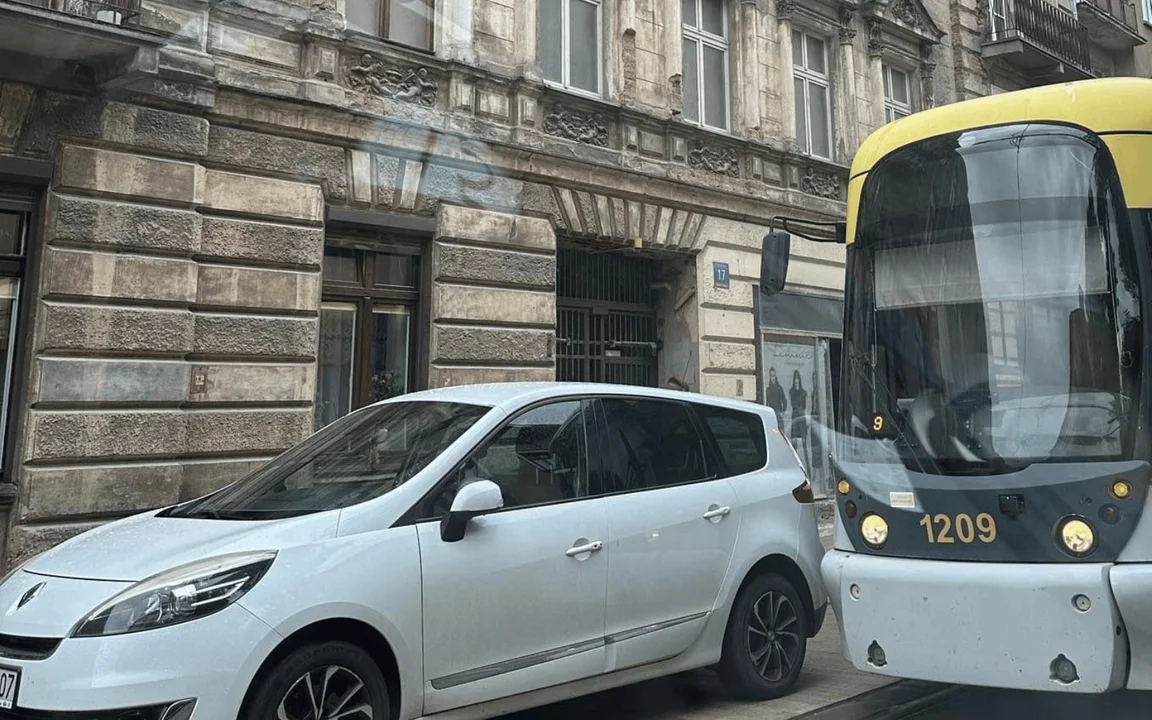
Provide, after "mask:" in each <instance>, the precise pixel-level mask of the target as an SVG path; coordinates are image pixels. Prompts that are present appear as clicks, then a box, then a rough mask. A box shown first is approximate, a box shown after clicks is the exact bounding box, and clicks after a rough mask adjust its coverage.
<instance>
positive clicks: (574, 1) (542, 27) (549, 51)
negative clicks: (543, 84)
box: [538, 0, 603, 95]
mask: <svg viewBox="0 0 1152 720" xmlns="http://www.w3.org/2000/svg"><path fill="white" fill-rule="evenodd" d="M602 13H603V9H602V6H601V4H600V2H599V0H541V2H540V18H539V21H538V22H539V41H538V42H539V48H540V65H541V67H542V69H543V71H544V79H545V80H547V81H548V82H551V83H554V84H556V85H560V86H561V87H564V88H567V89H569V90H575V91H577V92H582V93H588V94H590V95H600V78H601V76H602V74H603V73H602V70H601V67H602V62H603V60H602V57H603V43H602V41H601V38H602V37H603V33H602V31H601V24H602V23H603V16H602Z"/></svg>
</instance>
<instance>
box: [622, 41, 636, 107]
mask: <svg viewBox="0 0 1152 720" xmlns="http://www.w3.org/2000/svg"><path fill="white" fill-rule="evenodd" d="M621 46H622V47H621V48H620V60H621V62H620V64H621V66H622V70H623V75H624V87H623V88H621V89H620V104H621V105H632V104H634V103H635V102H636V31H635V30H633V29H632V28H628V29H627V30H625V31H624V37H623V42H622V43H621Z"/></svg>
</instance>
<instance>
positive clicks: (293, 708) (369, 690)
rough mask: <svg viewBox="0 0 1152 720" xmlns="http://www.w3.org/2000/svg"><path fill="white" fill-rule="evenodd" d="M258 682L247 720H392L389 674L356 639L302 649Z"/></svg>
mask: <svg viewBox="0 0 1152 720" xmlns="http://www.w3.org/2000/svg"><path fill="white" fill-rule="evenodd" d="M257 683H259V685H258V688H257V690H256V693H255V694H254V696H253V699H252V702H251V703H250V704H249V706H248V709H247V712H245V713H244V715H243V718H244V720H337V718H339V719H340V720H389V717H388V716H389V704H388V684H387V682H385V680H384V675H383V674H382V673H381V672H380V668H378V667H377V666H376V663H375V662H373V660H372V658H371V657H370V656H369V655H368V653H366V652H364V651H363V650H361V649H360V648H359V647H357V646H355V645H352V644H351V643H346V642H325V643H318V644H315V645H306V646H304V647H301V648H298V649H297V650H294V651H293V652H291V653H289V654H288V655H287V656H286V657H285V658H284V659H283V660H281V661H280V662H279V663H277V664H276V665H275V666H274V667H273V668H272V669H271V670H270V671H268V672H267V673H265V674H264V675H262V677H261V678H258V679H257Z"/></svg>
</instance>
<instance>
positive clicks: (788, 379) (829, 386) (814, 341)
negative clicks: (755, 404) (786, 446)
mask: <svg viewBox="0 0 1152 720" xmlns="http://www.w3.org/2000/svg"><path fill="white" fill-rule="evenodd" d="M839 347H840V345H839V342H838V341H837V340H835V339H833V338H828V337H805V336H800V335H775V334H772V335H768V334H766V335H765V336H764V346H763V348H764V354H763V361H764V374H765V377H764V403H765V404H766V405H768V406H769V407H771V408H772V409H773V410H775V411H776V419H777V423H778V426H779V430H780V431H781V432H782V433H783V434H784V435H785V437H787V438H788V441H789V442H791V443H792V447H793V448H795V449H796V454H797V455H799V456H800V460H801V462H803V463H804V466H805V469H806V470H807V471H808V475H809V477H810V478H811V479H812V483H813V485H814V487H815V489H816V492H817V494H820V495H830V494H831V487H832V483H833V480H832V474H833V473H832V457H834V453H835V448H834V439H835V435H834V433H833V427H834V422H833V418H834V417H835V410H836V408H835V405H834V400H835V397H834V396H833V391H834V388H835V384H834V383H833V369H834V368H835V369H838V368H839V358H838V357H834V356H833V352H836V353H839ZM837 379H838V378H837Z"/></svg>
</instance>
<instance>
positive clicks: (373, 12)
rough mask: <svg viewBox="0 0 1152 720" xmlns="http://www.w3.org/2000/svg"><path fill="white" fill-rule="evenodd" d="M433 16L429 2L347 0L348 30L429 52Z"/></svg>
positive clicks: (424, 0)
mask: <svg viewBox="0 0 1152 720" xmlns="http://www.w3.org/2000/svg"><path fill="white" fill-rule="evenodd" d="M432 13H433V1H432V0H348V2H347V5H346V11H345V18H346V20H347V22H348V29H349V30H357V31H359V32H362V33H368V34H370V35H376V36H378V37H382V38H384V39H385V40H392V41H393V42H397V43H400V44H401V45H408V46H409V47H414V48H420V49H421V50H431V49H432Z"/></svg>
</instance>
